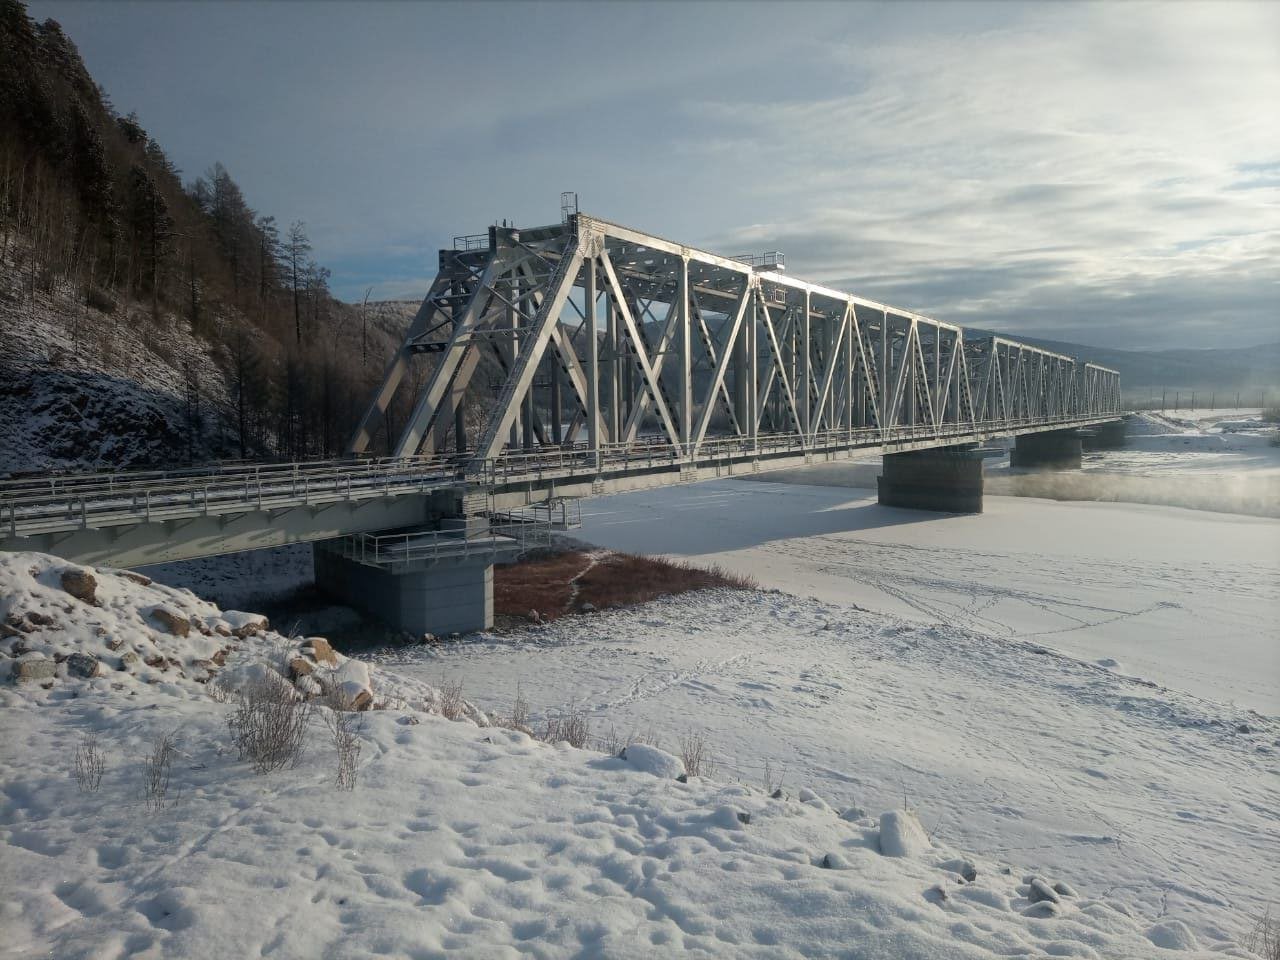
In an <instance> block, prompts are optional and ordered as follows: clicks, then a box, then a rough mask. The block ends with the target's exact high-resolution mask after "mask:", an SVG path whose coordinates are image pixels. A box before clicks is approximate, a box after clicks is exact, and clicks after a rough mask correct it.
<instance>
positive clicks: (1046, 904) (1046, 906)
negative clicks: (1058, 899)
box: [1022, 900, 1062, 920]
mask: <svg viewBox="0 0 1280 960" xmlns="http://www.w3.org/2000/svg"><path fill="white" fill-rule="evenodd" d="M1061 913H1062V908H1061V907H1060V906H1058V905H1057V904H1056V903H1053V902H1052V901H1050V900H1041V901H1039V902H1038V903H1033V904H1031V906H1029V907H1027V908H1026V909H1025V910H1023V911H1022V915H1023V916H1024V917H1031V918H1032V919H1034V920H1048V919H1049V918H1050V917H1056V916H1059V915H1060V914H1061Z"/></svg>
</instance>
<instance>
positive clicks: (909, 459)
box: [876, 445, 982, 513]
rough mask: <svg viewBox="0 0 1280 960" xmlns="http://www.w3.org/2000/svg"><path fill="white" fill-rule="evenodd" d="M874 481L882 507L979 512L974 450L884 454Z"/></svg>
mask: <svg viewBox="0 0 1280 960" xmlns="http://www.w3.org/2000/svg"><path fill="white" fill-rule="evenodd" d="M882 469H883V473H882V474H881V475H880V476H879V477H878V478H877V480H876V487H877V490H878V493H879V500H880V503H881V504H882V505H883V506H886V507H906V508H908V509H911V510H937V511H940V512H944V513H981V512H982V454H981V453H980V452H979V451H978V449H977V448H976V446H972V445H969V446H960V447H938V448H937V449H934V450H913V451H910V452H908V453H890V454H885V456H884V458H883V467H882Z"/></svg>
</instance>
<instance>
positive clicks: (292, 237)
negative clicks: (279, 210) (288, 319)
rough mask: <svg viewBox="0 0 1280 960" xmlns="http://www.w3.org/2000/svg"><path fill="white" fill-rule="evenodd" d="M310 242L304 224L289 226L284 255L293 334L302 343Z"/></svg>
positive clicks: (296, 221) (294, 223) (296, 223)
mask: <svg viewBox="0 0 1280 960" xmlns="http://www.w3.org/2000/svg"><path fill="white" fill-rule="evenodd" d="M310 252H311V241H310V240H308V239H307V231H306V224H304V223H303V222H302V221H301V220H295V221H294V222H293V223H291V224H289V237H288V239H287V240H285V244H284V255H285V261H286V263H287V264H288V266H289V282H290V284H291V285H292V287H293V332H294V337H295V338H296V340H297V342H298V343H299V344H301V343H302V289H303V286H304V285H305V283H306V272H307V254H308V253H310Z"/></svg>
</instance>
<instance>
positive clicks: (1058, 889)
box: [1053, 880, 1080, 897]
mask: <svg viewBox="0 0 1280 960" xmlns="http://www.w3.org/2000/svg"><path fill="white" fill-rule="evenodd" d="M1053 892H1054V893H1057V894H1060V895H1061V896H1064V897H1078V896H1080V894H1078V893H1076V892H1075V890H1073V889H1072V888H1071V887H1070V886H1069V885H1068V884H1065V883H1063V882H1062V881H1061V880H1058V881H1056V882H1055V883H1054V885H1053Z"/></svg>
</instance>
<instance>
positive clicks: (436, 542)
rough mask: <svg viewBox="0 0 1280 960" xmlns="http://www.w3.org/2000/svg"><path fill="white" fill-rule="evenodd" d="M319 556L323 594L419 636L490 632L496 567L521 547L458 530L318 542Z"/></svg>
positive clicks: (318, 582)
mask: <svg viewBox="0 0 1280 960" xmlns="http://www.w3.org/2000/svg"><path fill="white" fill-rule="evenodd" d="M463 522H465V521H463ZM486 526H487V525H486ZM397 541H400V542H397ZM401 543H403V547H402V546H401ZM370 544H372V546H370ZM313 552H314V556H315V571H316V585H317V586H318V587H320V589H322V590H324V591H325V592H327V593H330V594H332V595H333V596H335V597H337V598H338V599H340V600H342V601H343V602H344V603H346V604H348V605H350V606H352V607H355V608H357V609H359V610H363V611H365V612H366V613H368V614H370V615H371V616H374V617H376V618H377V619H379V620H381V621H383V622H384V623H386V624H388V625H389V626H392V627H395V628H397V629H400V630H404V631H405V632H406V633H410V634H413V635H414V636H421V635H422V634H424V633H432V634H436V635H444V634H449V633H466V632H469V631H472V630H486V629H488V628H490V627H492V626H493V565H494V563H495V562H505V561H508V560H513V559H515V556H516V555H517V554H518V552H519V546H518V544H516V542H515V541H514V540H511V539H509V538H506V537H491V536H483V537H474V538H468V537H467V536H466V534H465V531H463V530H457V529H455V530H445V531H429V532H426V533H422V532H419V533H408V534H403V535H387V536H380V537H370V538H367V540H363V541H362V540H359V539H357V538H343V539H342V540H337V541H325V542H322V543H317V544H316V545H315V546H314V548H313Z"/></svg>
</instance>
